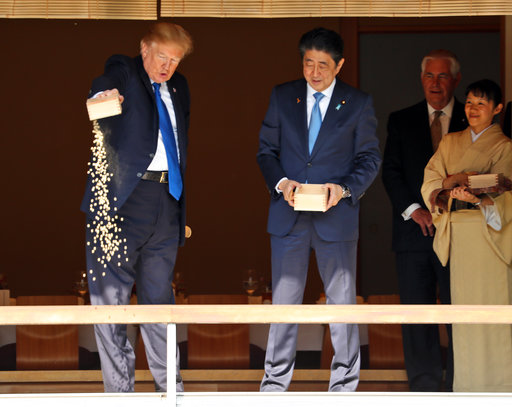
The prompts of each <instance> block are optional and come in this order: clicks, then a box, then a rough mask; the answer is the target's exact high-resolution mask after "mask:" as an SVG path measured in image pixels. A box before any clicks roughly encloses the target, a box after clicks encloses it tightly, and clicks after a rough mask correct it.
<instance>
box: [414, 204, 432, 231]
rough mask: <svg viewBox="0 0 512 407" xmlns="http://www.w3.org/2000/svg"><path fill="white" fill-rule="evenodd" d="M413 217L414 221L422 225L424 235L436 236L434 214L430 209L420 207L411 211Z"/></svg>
mask: <svg viewBox="0 0 512 407" xmlns="http://www.w3.org/2000/svg"><path fill="white" fill-rule="evenodd" d="M411 218H412V220H413V221H414V222H416V223H417V224H418V225H420V228H421V231H422V232H423V236H430V237H432V236H434V225H433V224H432V215H431V214H430V212H429V211H427V210H426V209H423V208H418V209H416V210H415V211H414V212H413V213H411Z"/></svg>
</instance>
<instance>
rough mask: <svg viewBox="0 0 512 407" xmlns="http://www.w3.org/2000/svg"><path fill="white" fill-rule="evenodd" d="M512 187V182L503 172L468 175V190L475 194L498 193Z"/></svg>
mask: <svg viewBox="0 0 512 407" xmlns="http://www.w3.org/2000/svg"><path fill="white" fill-rule="evenodd" d="M511 189H512V182H511V181H510V180H509V179H508V178H506V177H504V176H503V174H478V175H470V176H468V191H469V192H471V193H472V194H474V195H480V194H489V193H498V194H501V193H503V192H505V191H510V190H511Z"/></svg>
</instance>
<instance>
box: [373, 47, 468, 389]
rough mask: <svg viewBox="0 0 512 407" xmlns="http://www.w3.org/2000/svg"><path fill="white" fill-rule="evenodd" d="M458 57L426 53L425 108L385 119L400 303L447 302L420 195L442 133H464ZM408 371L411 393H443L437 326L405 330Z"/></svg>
mask: <svg viewBox="0 0 512 407" xmlns="http://www.w3.org/2000/svg"><path fill="white" fill-rule="evenodd" d="M460 77H461V75H460V65H459V62H458V60H457V57H456V56H455V54H453V53H452V52H449V51H446V50H435V51H432V52H430V53H429V54H427V55H426V56H425V57H424V58H423V61H422V64H421V83H422V85H423V91H424V93H425V99H426V100H423V101H422V102H420V103H418V104H416V105H414V106H411V107H408V108H406V109H403V110H400V111H398V112H394V113H392V114H391V115H390V116H389V121H388V138H387V142H386V148H385V152H384V161H383V164H382V170H383V171H382V179H383V181H384V186H385V188H386V191H387V193H388V195H389V197H390V199H391V204H392V206H393V250H394V251H395V252H396V264H397V274H398V282H399V289H400V300H401V303H402V304H435V303H436V301H437V287H439V297H440V299H441V302H442V303H443V304H449V303H450V273H449V270H448V268H443V267H442V266H441V263H440V262H439V260H438V259H437V256H436V255H435V253H434V251H433V249H432V242H433V235H434V226H433V225H432V216H431V215H430V212H429V211H428V209H427V208H426V206H425V202H423V199H422V197H421V193H420V188H421V184H422V182H423V170H424V168H425V166H426V165H427V162H428V161H429V160H430V157H431V156H432V155H433V153H434V151H435V150H436V148H437V146H438V144H439V141H440V139H441V137H442V135H444V134H446V133H449V132H450V133H451V132H454V131H459V130H462V129H464V128H466V127H467V122H466V119H465V114H464V105H463V104H462V103H460V102H458V101H457V100H455V98H454V97H453V92H454V91H455V88H456V87H457V85H458V84H459V82H460ZM447 328H448V333H449V346H448V354H447V368H446V382H445V386H444V389H445V390H451V388H452V381H453V353H452V346H451V327H449V326H448V327H447ZM402 332H403V345H404V356H405V365H406V368H407V376H408V380H409V387H410V389H411V391H439V390H440V389H441V388H442V374H443V366H442V356H441V347H440V342H439V328H438V326H437V325H403V327H402Z"/></svg>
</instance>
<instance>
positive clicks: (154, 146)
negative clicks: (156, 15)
mask: <svg viewBox="0 0 512 407" xmlns="http://www.w3.org/2000/svg"><path fill="white" fill-rule="evenodd" d="M140 50H141V52H140V56H137V57H135V58H130V57H126V56H123V55H114V56H112V57H110V58H109V59H108V60H107V62H106V65H105V71H104V73H103V75H101V76H100V77H98V78H96V79H95V80H94V81H93V84H92V88H91V91H90V97H105V96H110V95H112V94H118V95H119V99H120V101H121V102H122V110H123V112H122V114H121V115H118V116H113V117H110V118H105V119H101V120H99V121H98V123H99V126H100V130H101V132H102V133H103V137H102V140H103V144H104V148H105V157H104V158H102V157H100V156H96V157H94V155H93V160H92V161H91V163H90V169H89V177H88V181H87V187H86V191H85V196H84V199H83V202H82V207H81V208H82V210H83V211H84V212H85V213H86V215H87V230H86V235H87V236H86V237H87V248H86V254H87V270H88V273H87V274H88V277H89V291H90V296H91V303H92V304H93V305H124V304H128V303H129V301H130V295H131V292H132V287H133V285H134V284H136V288H137V300H138V303H139V304H171V303H174V297H173V293H172V287H171V282H172V277H173V268H174V264H175V259H176V253H177V250H178V246H179V245H182V244H183V242H184V230H185V192H184V189H183V184H184V183H183V177H184V174H185V166H186V160H187V144H188V141H187V132H188V126H189V104H190V101H189V90H188V85H187V81H186V79H185V78H184V77H183V76H182V75H180V74H179V73H177V72H175V71H176V68H177V66H178V64H179V63H180V61H181V60H182V59H183V58H184V57H185V56H186V55H187V54H188V53H190V52H191V50H192V39H191V37H190V35H189V34H188V33H187V32H186V31H185V30H184V29H183V28H182V27H180V26H178V25H174V24H170V23H157V24H155V25H153V26H152V28H151V29H150V31H149V32H148V33H147V34H146V35H145V36H144V38H143V39H142V40H141V48H140ZM98 163H100V164H101V163H106V164H107V165H108V168H107V173H108V174H107V175H106V176H104V177H103V178H102V176H101V175H102V174H101V170H102V166H101V165H97V164H98ZM102 186H103V188H102ZM105 198H107V199H105ZM102 228H103V229H105V228H106V229H108V230H109V231H110V232H111V233H112V235H113V236H114V237H113V238H110V239H109V237H108V236H106V235H105V234H103V235H102ZM108 240H110V241H112V240H117V241H118V243H117V246H116V244H115V243H113V244H112V245H111V246H108V245H107V244H106V243H108ZM111 243H112V242H111ZM112 246H114V249H113V248H112ZM116 247H117V249H116ZM141 332H142V337H143V339H144V344H145V348H146V356H147V359H148V364H149V368H150V369H151V373H152V374H153V378H154V381H155V387H156V389H157V391H166V387H167V386H166V378H167V377H166V376H167V375H166V355H167V352H166V327H165V325H163V324H150V325H141ZM95 333H96V341H97V344H98V350H99V354H100V359H101V368H102V373H103V381H104V385H105V391H107V392H128V391H133V389H134V374H135V356H134V351H133V348H132V345H131V344H130V342H129V341H128V340H127V335H126V326H125V325H124V326H123V325H96V326H95ZM178 361H179V358H178ZM177 368H179V362H178V365H177ZM177 371H178V375H177V383H176V389H177V390H178V391H183V383H182V381H181V377H180V375H179V369H178V370H177Z"/></svg>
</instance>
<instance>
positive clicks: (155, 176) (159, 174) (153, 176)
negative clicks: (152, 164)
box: [142, 171, 169, 184]
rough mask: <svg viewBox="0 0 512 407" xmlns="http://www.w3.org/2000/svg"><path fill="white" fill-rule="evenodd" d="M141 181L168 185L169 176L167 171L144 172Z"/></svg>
mask: <svg viewBox="0 0 512 407" xmlns="http://www.w3.org/2000/svg"><path fill="white" fill-rule="evenodd" d="M142 179H143V180H146V181H154V182H160V183H161V184H168V183H169V174H168V172H167V171H146V172H145V173H144V175H143V176H142Z"/></svg>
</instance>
